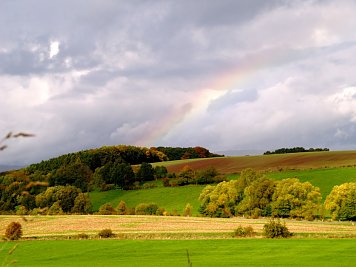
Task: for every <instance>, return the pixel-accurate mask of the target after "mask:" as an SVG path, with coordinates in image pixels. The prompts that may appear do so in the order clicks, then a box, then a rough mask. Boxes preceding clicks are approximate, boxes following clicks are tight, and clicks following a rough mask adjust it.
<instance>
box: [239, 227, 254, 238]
mask: <svg viewBox="0 0 356 267" xmlns="http://www.w3.org/2000/svg"><path fill="white" fill-rule="evenodd" d="M254 235H255V232H254V231H253V228H252V227H251V226H246V227H242V226H241V225H240V226H239V227H237V229H236V230H235V231H234V236H237V237H247V236H254Z"/></svg>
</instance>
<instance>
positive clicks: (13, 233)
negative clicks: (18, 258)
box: [5, 222, 22, 240]
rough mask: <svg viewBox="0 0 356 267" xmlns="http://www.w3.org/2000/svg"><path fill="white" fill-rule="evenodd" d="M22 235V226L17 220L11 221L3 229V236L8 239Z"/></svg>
mask: <svg viewBox="0 0 356 267" xmlns="http://www.w3.org/2000/svg"><path fill="white" fill-rule="evenodd" d="M21 236H22V226H21V224H20V223H18V222H11V223H10V224H9V225H8V226H7V227H6V231H5V237H6V238H7V239H9V240H17V239H20V238H21Z"/></svg>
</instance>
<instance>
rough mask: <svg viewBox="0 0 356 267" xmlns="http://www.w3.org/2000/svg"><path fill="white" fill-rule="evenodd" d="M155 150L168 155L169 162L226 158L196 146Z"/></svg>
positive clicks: (160, 147) (158, 148)
mask: <svg viewBox="0 0 356 267" xmlns="http://www.w3.org/2000/svg"><path fill="white" fill-rule="evenodd" d="M151 149H152V148H151ZM155 149H156V150H157V151H160V152H162V153H163V154H165V155H167V157H168V159H169V160H180V159H196V158H213V157H223V156H224V155H219V154H215V153H211V152H210V151H209V150H208V149H206V148H204V147H201V146H196V147H162V146H159V147H157V148H155Z"/></svg>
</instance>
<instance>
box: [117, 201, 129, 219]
mask: <svg viewBox="0 0 356 267" xmlns="http://www.w3.org/2000/svg"><path fill="white" fill-rule="evenodd" d="M116 209H117V213H118V214H119V215H126V214H127V206H126V202H125V201H123V200H121V201H120V203H119V205H117V208H116Z"/></svg>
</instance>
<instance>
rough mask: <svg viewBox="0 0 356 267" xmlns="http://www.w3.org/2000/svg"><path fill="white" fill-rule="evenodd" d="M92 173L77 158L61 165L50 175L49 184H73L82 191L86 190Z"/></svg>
mask: <svg viewBox="0 0 356 267" xmlns="http://www.w3.org/2000/svg"><path fill="white" fill-rule="evenodd" d="M92 175H93V173H92V171H91V170H90V168H89V167H88V166H86V165H85V164H83V163H82V162H81V161H80V159H79V158H77V159H76V161H75V162H74V163H70V164H68V165H63V166H61V167H60V168H59V169H58V170H57V171H56V172H55V174H54V175H53V177H51V179H50V181H49V185H50V186H55V185H74V186H75V187H78V188H80V189H81V190H82V191H83V192H87V191H89V185H90V183H91V181H92Z"/></svg>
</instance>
